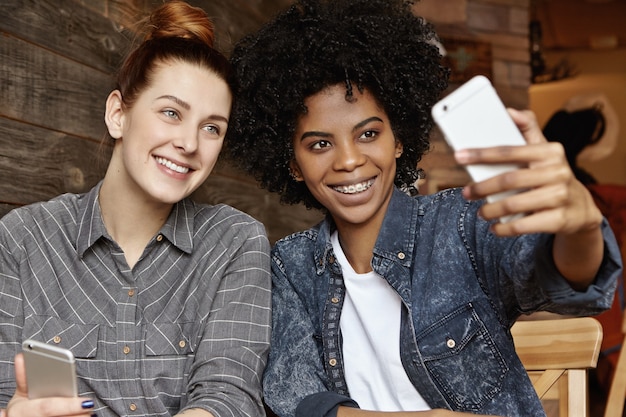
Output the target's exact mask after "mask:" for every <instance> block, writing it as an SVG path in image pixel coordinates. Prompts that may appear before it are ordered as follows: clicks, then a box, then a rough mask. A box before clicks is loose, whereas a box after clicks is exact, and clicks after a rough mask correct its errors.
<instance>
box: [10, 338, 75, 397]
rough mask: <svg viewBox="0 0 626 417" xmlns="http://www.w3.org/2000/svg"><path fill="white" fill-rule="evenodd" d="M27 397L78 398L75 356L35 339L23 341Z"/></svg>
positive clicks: (65, 350)
mask: <svg viewBox="0 0 626 417" xmlns="http://www.w3.org/2000/svg"><path fill="white" fill-rule="evenodd" d="M22 351H23V354H24V365H25V367H26V383H27V384H28V398H30V399H34V398H44V397H77V396H78V388H77V382H76V365H75V362H74V355H73V354H72V352H71V351H69V350H67V349H63V348H60V347H58V346H53V345H49V344H47V343H43V342H39V341H36V340H30V339H29V340H25V341H24V343H22Z"/></svg>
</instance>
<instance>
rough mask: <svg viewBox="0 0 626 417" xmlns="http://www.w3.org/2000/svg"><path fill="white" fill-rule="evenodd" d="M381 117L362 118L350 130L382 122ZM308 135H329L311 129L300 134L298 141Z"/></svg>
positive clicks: (325, 136)
mask: <svg viewBox="0 0 626 417" xmlns="http://www.w3.org/2000/svg"><path fill="white" fill-rule="evenodd" d="M382 121H383V119H381V118H380V117H377V116H372V117H369V118H367V119H365V120H363V121H362V122H359V123H357V124H356V125H355V126H354V127H353V128H352V131H353V132H354V131H355V130H359V129H361V128H362V127H363V126H366V125H367V124H368V123H371V122H382ZM310 136H316V137H323V138H327V137H329V136H330V134H329V133H326V132H316V131H311V132H305V133H303V134H302V136H301V137H300V141H303V140H304V139H306V138H308V137H310Z"/></svg>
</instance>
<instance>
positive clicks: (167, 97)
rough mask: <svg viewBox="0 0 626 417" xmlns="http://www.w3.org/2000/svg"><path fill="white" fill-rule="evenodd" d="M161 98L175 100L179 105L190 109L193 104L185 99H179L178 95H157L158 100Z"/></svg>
mask: <svg viewBox="0 0 626 417" xmlns="http://www.w3.org/2000/svg"><path fill="white" fill-rule="evenodd" d="M160 99H167V100H171V101H173V102H174V103H176V104H178V105H179V106H181V107H184V108H185V110H189V109H190V108H191V106H190V105H189V103H187V102H186V101H183V100H181V99H179V98H178V97H176V96H170V95H164V96H160V97H157V100H160Z"/></svg>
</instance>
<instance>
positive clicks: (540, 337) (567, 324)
mask: <svg viewBox="0 0 626 417" xmlns="http://www.w3.org/2000/svg"><path fill="white" fill-rule="evenodd" d="M511 333H512V334H513V340H514V342H515V350H516V351H517V354H518V356H519V357H520V359H521V361H522V363H523V364H524V367H525V368H526V370H527V371H528V374H529V376H530V379H531V381H532V382H533V386H534V387H535V391H537V394H538V395H539V398H541V399H542V400H544V402H545V400H548V399H557V400H558V410H559V417H588V415H589V402H588V401H589V393H588V387H587V370H588V369H589V368H595V366H596V364H597V362H598V355H599V354H600V344H601V342H602V326H601V325H600V323H599V322H598V320H596V319H594V318H592V317H579V318H559V319H553V320H522V321H518V322H516V323H515V324H514V325H513V327H512V328H511Z"/></svg>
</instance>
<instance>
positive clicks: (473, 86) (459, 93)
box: [432, 75, 526, 221]
mask: <svg viewBox="0 0 626 417" xmlns="http://www.w3.org/2000/svg"><path fill="white" fill-rule="evenodd" d="M432 116H433V119H434V120H435V122H436V123H437V125H438V126H439V128H440V129H441V131H442V133H443V136H444V138H445V140H446V142H448V144H449V145H450V146H451V147H452V149H454V150H459V149H468V148H488V147H493V146H519V145H525V144H526V140H525V139H524V137H523V136H522V133H521V132H520V130H519V129H518V128H517V126H516V125H515V123H514V122H513V119H511V116H510V115H509V114H508V112H507V110H506V107H505V106H504V104H503V103H502V101H501V100H500V97H499V96H498V93H497V92H496V90H495V88H494V87H493V86H492V85H491V82H490V81H489V79H488V78H487V77H484V76H482V75H478V76H475V77H473V78H472V79H470V80H469V81H467V82H466V83H465V84H463V85H461V86H460V87H459V88H457V89H456V90H454V91H453V92H452V93H450V94H449V95H447V96H446V97H444V98H443V99H441V100H440V101H439V102H437V103H436V104H435V105H434V106H433V108H432ZM519 168H520V166H519V165H516V164H496V165H494V164H475V165H468V166H466V169H467V172H468V174H469V175H470V177H471V178H472V180H474V181H476V182H479V181H483V180H486V179H488V178H491V177H493V176H496V175H500V174H503V173H505V172H508V171H512V170H515V169H519ZM516 192H519V190H517V191H515V190H514V191H507V192H502V193H498V194H494V195H491V196H489V197H487V201H490V202H493V201H497V200H499V199H501V198H504V197H507V196H509V195H512V194H514V193H516ZM514 217H517V216H506V217H504V218H502V219H500V221H509V220H511V219H513V218H514Z"/></svg>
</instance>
